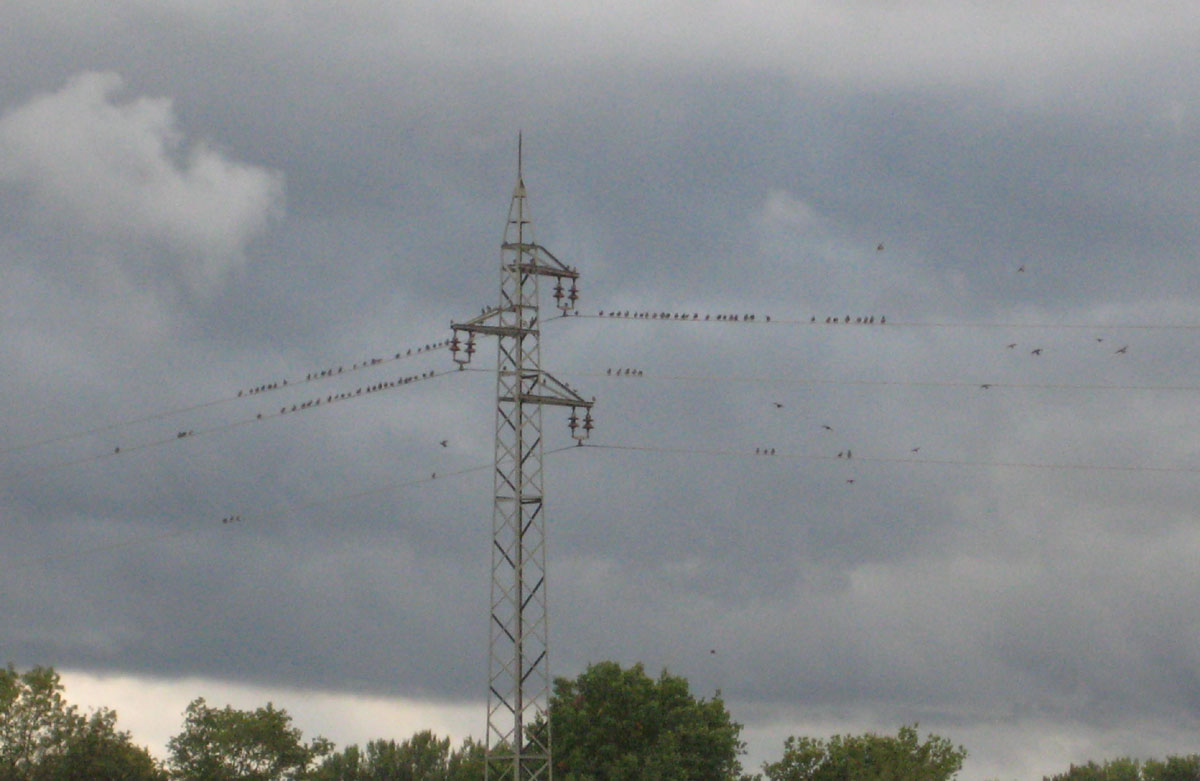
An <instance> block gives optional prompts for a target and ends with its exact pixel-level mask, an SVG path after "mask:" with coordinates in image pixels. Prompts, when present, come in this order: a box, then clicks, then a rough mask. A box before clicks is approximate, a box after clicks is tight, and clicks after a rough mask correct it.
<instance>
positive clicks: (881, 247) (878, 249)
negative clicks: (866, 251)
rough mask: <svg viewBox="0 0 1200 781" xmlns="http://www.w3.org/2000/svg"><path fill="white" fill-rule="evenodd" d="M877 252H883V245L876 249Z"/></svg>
mask: <svg viewBox="0 0 1200 781" xmlns="http://www.w3.org/2000/svg"><path fill="white" fill-rule="evenodd" d="M875 251H876V252H883V244H882V243H881V244H880V245H879V246H878V247H876V248H875Z"/></svg>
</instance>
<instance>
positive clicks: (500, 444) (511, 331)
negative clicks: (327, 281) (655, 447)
mask: <svg viewBox="0 0 1200 781" xmlns="http://www.w3.org/2000/svg"><path fill="white" fill-rule="evenodd" d="M520 150H521V142H520V139H519V137H518V141H517V184H516V187H515V188H514V189H513V194H512V201H511V203H510V204H509V207H508V223H507V225H506V227H505V229H504V241H503V243H502V244H501V245H500V246H501V256H500V304H499V306H497V307H495V308H493V309H489V310H485V311H484V312H483V313H482V314H481V315H479V316H478V317H476V318H474V319H472V320H469V321H467V322H464V323H453V324H452V326H451V327H452V328H453V329H454V337H453V339H452V340H451V343H450V350H451V352H452V354H453V355H454V360H455V361H457V362H458V363H459V365H460V367H463V366H465V365H466V363H467V362H468V361H470V360H471V356H472V355H473V354H474V352H475V336H476V334H486V335H491V336H495V337H496V340H497V343H498V349H497V361H496V445H495V473H494V488H495V490H494V504H493V509H492V587H491V620H490V622H489V624H490V629H489V640H488V659H489V661H488V708H487V721H488V723H487V739H486V743H485V745H486V749H487V776H486V777H487V778H488V779H489V780H490V779H497V780H499V779H511V781H527V779H550V778H551V777H552V768H551V749H550V714H549V705H550V687H551V679H550V669H549V664H548V659H547V634H548V632H547V609H546V526H545V516H544V514H543V512H542V500H543V495H542V476H543V473H542V467H543V460H542V407H544V406H546V405H557V406H564V407H570V408H571V415H570V418H569V424H570V427H571V434H572V436H573V437H575V439H577V440H579V441H580V442H582V441H583V440H584V439H586V438H587V436H588V434H589V433H590V431H591V428H592V415H591V408H592V403H593V402H591V401H585V400H584V399H583V398H582V397H580V396H579V394H578V393H576V392H575V391H574V390H572V389H571V388H569V387H567V385H566V384H564V383H562V382H559V381H558V380H556V379H555V378H554V377H552V376H551V375H550V374H549V373H548V372H546V371H543V370H542V366H541V346H540V336H541V321H540V318H539V308H538V283H539V280H540V279H541V278H542V277H547V278H551V279H553V281H554V285H555V287H554V296H555V299H556V300H557V303H558V308H559V309H561V310H562V312H563V313H564V314H566V313H569V312H570V311H572V310H573V309H574V308H575V302H576V300H577V299H578V297H579V294H578V285H577V280H578V279H579V273H578V272H577V271H576V270H575V269H572V268H569V267H568V266H566V265H564V264H563V263H562V262H561V261H559V260H558V258H556V257H554V255H553V254H551V253H550V251H549V250H547V249H546V248H545V247H542V246H540V245H539V244H537V243H536V242H535V241H534V238H533V224H532V220H531V215H530V212H529V206H528V204H527V203H526V194H525V182H524V180H523V177H522V172H521V151H520ZM564 283H566V284H568V285H569V288H564ZM460 332H462V333H463V334H465V336H466V340H465V344H464V343H462V342H460V341H459V333H460ZM580 410H582V411H583V417H582V419H581V418H580V415H579V411H580Z"/></svg>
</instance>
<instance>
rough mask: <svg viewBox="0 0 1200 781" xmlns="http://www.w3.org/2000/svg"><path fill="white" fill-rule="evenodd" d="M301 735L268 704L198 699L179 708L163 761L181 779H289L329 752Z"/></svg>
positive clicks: (282, 712) (301, 774) (316, 740)
mask: <svg viewBox="0 0 1200 781" xmlns="http://www.w3.org/2000/svg"><path fill="white" fill-rule="evenodd" d="M302 737H303V736H302V734H301V732H300V730H299V729H297V728H295V727H293V726H292V717H291V716H289V715H288V713H287V711H285V710H283V709H276V708H275V707H274V706H273V705H271V703H267V706H266V707H265V708H259V709H258V710H255V711H242V710H235V709H234V708H232V707H230V706H228V705H227V706H225V708H224V709H222V710H217V709H216V708H211V707H209V706H208V704H207V703H206V702H205V701H204V698H203V697H200V698H197V699H195V700H193V701H192V703H191V704H190V705H188V707H187V710H186V711H184V727H183V732H181V733H180V734H178V735H176V736H175V737H173V738H171V740H170V741H169V742H168V743H167V750H168V751H169V753H170V760H169V762H168V764H169V766H170V769H171V775H172V777H173V778H176V779H180V781H235V780H236V781H292V779H299V778H304V777H305V776H306V774H307V773H308V771H309V769H310V767H311V766H312V765H313V763H314V762H316V761H317V760H319V759H320V758H321V757H323V756H325V755H326V754H328V753H329V752H330V751H332V750H333V744H332V743H330V742H329V741H328V740H326V739H325V738H321V737H317V738H314V739H313V740H312V742H310V743H304V742H303V741H302Z"/></svg>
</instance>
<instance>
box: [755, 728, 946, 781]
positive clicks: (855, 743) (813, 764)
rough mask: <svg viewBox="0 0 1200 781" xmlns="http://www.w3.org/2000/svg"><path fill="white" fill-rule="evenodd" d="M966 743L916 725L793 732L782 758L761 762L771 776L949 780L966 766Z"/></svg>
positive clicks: (778, 779)
mask: <svg viewBox="0 0 1200 781" xmlns="http://www.w3.org/2000/svg"><path fill="white" fill-rule="evenodd" d="M966 756H967V751H966V749H964V748H962V747H961V746H959V747H955V746H954V745H953V744H951V742H950V741H949V740H947V739H946V738H942V737H938V736H937V735H929V736H928V737H927V738H926V740H925V741H924V742H922V741H921V740H920V739H919V738H918V736H917V727H916V725H915V724H914V725H913V726H911V727H909V726H906V727H901V728H900V731H899V733H897V735H896V736H895V737H892V736H890V735H876V734H874V733H867V734H865V735H834V736H833V737H832V738H830V739H829V740H818V739H816V738H797V737H790V738H788V739H787V740H786V741H784V744H783V758H782V759H780V760H779V761H778V762H769V763H766V764H764V765H763V772H764V773H765V774H766V777H767V779H768V781H949V779H951V778H954V776H955V775H956V774H957V773H958V771H959V770H960V769H962V763H963V759H965V758H966Z"/></svg>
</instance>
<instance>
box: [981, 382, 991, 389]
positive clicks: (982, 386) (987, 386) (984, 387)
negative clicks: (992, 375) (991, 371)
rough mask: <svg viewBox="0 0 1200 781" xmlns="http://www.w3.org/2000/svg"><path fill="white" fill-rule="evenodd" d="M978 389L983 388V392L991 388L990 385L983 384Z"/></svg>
mask: <svg viewBox="0 0 1200 781" xmlns="http://www.w3.org/2000/svg"><path fill="white" fill-rule="evenodd" d="M979 387H980V388H983V389H984V390H987V389H988V388H990V387H992V386H991V383H987V382H985V383H984V384H982V385H980V386H979Z"/></svg>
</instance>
